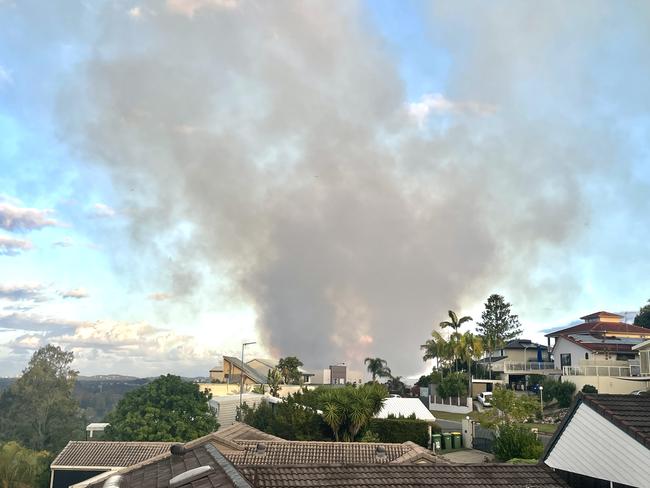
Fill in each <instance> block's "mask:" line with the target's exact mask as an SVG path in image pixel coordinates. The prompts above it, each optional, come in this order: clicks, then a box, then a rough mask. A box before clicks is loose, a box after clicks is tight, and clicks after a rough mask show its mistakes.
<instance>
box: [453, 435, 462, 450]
mask: <svg viewBox="0 0 650 488" xmlns="http://www.w3.org/2000/svg"><path fill="white" fill-rule="evenodd" d="M462 438H463V436H462V435H461V433H460V432H452V433H451V445H452V446H453V448H454V449H460V444H461V439H462Z"/></svg>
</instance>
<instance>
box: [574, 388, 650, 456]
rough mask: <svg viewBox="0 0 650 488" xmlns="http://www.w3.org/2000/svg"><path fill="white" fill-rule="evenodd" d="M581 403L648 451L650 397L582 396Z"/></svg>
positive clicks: (649, 439)
mask: <svg viewBox="0 0 650 488" xmlns="http://www.w3.org/2000/svg"><path fill="white" fill-rule="evenodd" d="M582 401H583V403H585V404H586V405H588V406H589V407H591V408H592V409H594V410H595V411H596V412H598V413H599V414H600V415H602V416H603V417H605V418H606V419H607V420H609V421H610V422H612V423H613V424H614V425H616V426H617V427H618V428H620V429H621V430H623V431H625V432H627V433H628V434H629V435H630V436H631V437H633V438H634V439H636V440H637V441H638V442H640V443H641V444H643V445H644V446H646V447H647V448H648V449H650V396H648V395H584V396H583V398H582Z"/></svg>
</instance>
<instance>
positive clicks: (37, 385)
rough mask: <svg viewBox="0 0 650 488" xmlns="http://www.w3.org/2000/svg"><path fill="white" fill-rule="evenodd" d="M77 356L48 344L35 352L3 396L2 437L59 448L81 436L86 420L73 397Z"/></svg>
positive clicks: (0, 410) (0, 399) (37, 446)
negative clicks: (74, 368) (75, 359)
mask: <svg viewBox="0 0 650 488" xmlns="http://www.w3.org/2000/svg"><path fill="white" fill-rule="evenodd" d="M73 359H74V355H73V353H72V352H66V351H64V350H62V349H61V348H60V347H57V346H52V345H49V344H48V345H47V346H45V347H42V348H41V349H39V350H38V351H36V352H35V353H34V355H33V356H32V358H31V359H30V360H29V363H28V365H27V367H26V368H25V369H24V370H23V374H22V376H21V377H20V378H19V379H18V380H16V381H15V382H14V383H13V384H12V385H11V387H9V388H8V389H7V390H5V391H4V392H3V393H2V395H0V438H2V439H4V440H16V441H18V442H19V443H20V444H22V445H23V446H26V447H28V448H30V449H35V450H38V451H42V450H48V451H51V452H56V451H59V450H60V449H61V448H62V447H63V446H64V445H65V444H66V443H67V442H68V441H69V440H70V439H72V438H75V437H81V435H82V433H83V426H84V423H83V419H82V416H81V410H80V408H79V403H78V402H77V400H76V399H75V398H74V396H73V391H74V385H75V381H76V378H77V372H76V371H74V370H73V369H71V368H70V365H71V364H72V361H73Z"/></svg>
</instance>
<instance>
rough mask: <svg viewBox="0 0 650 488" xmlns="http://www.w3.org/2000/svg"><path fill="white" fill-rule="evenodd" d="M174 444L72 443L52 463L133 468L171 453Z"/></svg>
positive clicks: (56, 465) (58, 464)
mask: <svg viewBox="0 0 650 488" xmlns="http://www.w3.org/2000/svg"><path fill="white" fill-rule="evenodd" d="M172 444H173V443H172V442H111V441H70V442H68V445H67V446H65V447H64V448H63V450H62V451H61V452H60V453H59V455H58V456H57V457H56V459H54V461H52V467H54V468H56V467H62V466H68V467H71V466H84V467H102V468H108V467H116V468H123V467H126V466H132V465H134V464H137V463H139V462H141V461H144V460H146V459H151V458H152V457H154V456H158V455H159V454H162V453H165V452H168V451H169V448H170V446H171V445H172Z"/></svg>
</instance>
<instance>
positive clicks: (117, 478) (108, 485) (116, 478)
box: [102, 474, 126, 488]
mask: <svg viewBox="0 0 650 488" xmlns="http://www.w3.org/2000/svg"><path fill="white" fill-rule="evenodd" d="M123 479H124V478H122V475H121V474H114V475H113V476H109V477H108V479H107V480H106V481H104V484H103V485H102V486H103V488H122V487H123V486H126V483H123V482H122V481H123Z"/></svg>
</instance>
